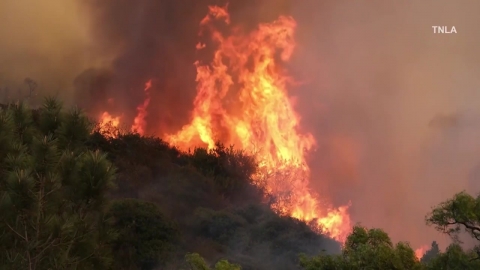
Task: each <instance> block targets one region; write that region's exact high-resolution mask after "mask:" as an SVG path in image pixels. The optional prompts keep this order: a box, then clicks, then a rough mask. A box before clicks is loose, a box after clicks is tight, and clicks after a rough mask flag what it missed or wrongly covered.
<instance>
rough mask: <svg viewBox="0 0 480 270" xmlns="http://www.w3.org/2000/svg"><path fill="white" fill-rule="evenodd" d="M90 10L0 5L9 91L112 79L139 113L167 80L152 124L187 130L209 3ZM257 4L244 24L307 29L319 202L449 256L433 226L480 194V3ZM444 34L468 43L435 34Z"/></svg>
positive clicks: (67, 0)
mask: <svg viewBox="0 0 480 270" xmlns="http://www.w3.org/2000/svg"><path fill="white" fill-rule="evenodd" d="M89 2H92V1H75V0H62V1H59V0H44V1H36V0H2V1H1V2H0V37H1V41H0V88H1V87H4V86H6V85H8V86H11V87H18V86H19V85H20V84H21V83H22V80H23V79H24V78H25V77H32V78H34V79H36V80H37V81H39V83H40V85H41V86H42V87H43V91H44V93H47V92H48V93H58V92H60V93H61V94H62V95H63V96H64V97H69V98H71V97H72V95H71V93H72V91H73V90H72V89H73V84H72V82H73V80H74V79H75V78H76V77H77V76H78V75H79V74H80V73H81V72H82V71H84V70H86V69H88V68H95V67H102V66H110V67H112V69H113V70H114V75H115V76H116V77H115V76H114V77H113V78H111V82H112V83H111V85H110V86H109V87H107V88H110V90H109V91H110V93H115V94H116V95H118V96H122V97H123V98H124V99H125V104H126V105H125V106H127V107H128V106H130V107H129V108H132V109H135V106H136V105H135V104H138V100H139V99H140V98H142V96H141V95H143V94H142V93H141V91H140V92H138V91H137V93H139V96H135V95H134V94H132V92H129V91H131V89H130V87H131V86H132V85H134V86H139V87H141V85H140V84H139V83H143V81H144V80H145V78H144V77H148V76H150V75H149V74H164V75H159V77H160V78H161V81H162V83H163V86H162V88H161V89H157V92H156V93H154V94H153V98H154V99H156V100H157V101H156V103H155V104H157V106H155V108H154V109H155V110H156V113H152V115H158V116H157V118H156V119H154V120H155V121H156V123H160V124H159V125H160V126H161V127H162V128H163V127H166V126H168V127H170V128H171V127H172V126H173V127H175V128H178V125H179V122H178V121H177V117H180V118H183V119H184V120H185V121H186V120H187V119H186V117H187V113H188V110H185V109H184V108H185V107H186V106H189V104H191V102H192V98H193V96H194V94H195V93H194V91H195V90H194V70H193V66H192V63H193V58H192V57H193V56H194V55H195V54H194V45H195V44H194V43H195V39H196V36H195V35H196V31H197V29H196V28H195V27H196V25H198V21H199V19H200V18H201V17H202V16H204V14H205V13H206V4H205V6H204V5H203V2H201V3H200V2H198V3H196V5H197V6H194V5H191V4H188V3H189V2H188V1H180V0H179V1H176V2H175V4H172V3H173V2H172V3H170V2H169V4H168V5H167V4H165V3H166V2H165V3H164V2H159V1H151V0H142V1H125V0H124V1H107V0H105V1H102V2H98V3H100V4H98V3H97V4H95V5H90V4H88V5H86V4H85V3H89ZM204 2H205V3H207V2H208V0H205V1H204ZM211 2H215V1H213V0H212V1H211ZM250 2H255V1H250ZM250 2H248V4H247V2H242V3H243V4H242V5H244V6H243V7H242V9H241V10H238V11H236V14H237V15H236V16H237V18H238V20H240V21H242V20H243V21H244V22H253V21H258V19H263V20H270V19H271V18H274V17H276V16H277V15H278V14H279V13H285V14H291V15H292V16H293V17H294V18H295V19H296V20H297V21H298V36H297V41H298V47H297V51H296V55H295V57H294V61H293V63H292V64H291V66H290V68H291V70H292V72H293V74H295V76H296V78H297V79H298V80H301V81H303V82H305V84H304V85H303V86H301V87H300V88H299V89H297V90H295V92H294V94H296V95H298V96H299V97H300V99H299V106H298V110H299V112H300V114H301V115H302V116H303V122H302V123H303V127H304V128H305V130H307V131H311V132H312V133H313V134H314V135H315V137H316V138H317V140H318V141H319V149H318V151H317V152H315V154H313V155H312V158H311V166H312V169H313V172H314V176H313V186H314V187H315V188H316V190H318V191H320V192H322V194H324V196H326V197H330V199H332V200H333V201H334V203H335V204H336V205H341V204H345V203H347V202H348V201H351V202H352V204H353V206H352V208H351V213H352V218H353V220H354V221H356V222H361V223H362V224H363V225H366V226H373V227H380V228H384V229H385V230H386V231H387V232H388V233H390V234H391V236H392V237H393V240H394V241H399V240H407V241H410V242H411V243H412V245H413V246H414V247H418V246H420V245H423V244H430V242H431V241H432V240H439V242H440V243H441V244H444V245H443V247H444V246H445V244H446V243H447V240H446V239H445V238H442V237H440V236H439V235H438V234H436V233H435V231H434V229H433V228H429V227H426V226H425V222H424V216H425V214H426V213H427V212H428V211H429V209H430V207H431V206H433V205H435V204H437V203H439V202H441V201H442V200H445V199H447V198H449V197H450V196H452V195H453V194H454V193H455V192H458V191H461V190H463V189H467V190H468V191H470V192H471V193H475V194H476V193H477V192H479V190H480V181H479V180H480V179H479V177H480V154H477V153H480V139H479V138H480V136H479V135H480V91H479V86H480V76H479V75H478V74H479V71H480V54H479V53H478V49H477V47H478V44H479V41H480V33H479V32H478V29H477V27H478V25H480V17H478V14H477V13H478V10H480V2H478V1H473V0H472V1H451V0H436V1H430V0H429V1H427V0H424V1H414V0H409V1H378V0H377V1H373V0H369V1H366V0H364V1H341V0H335V1H334V0H328V1H327V0H324V1H317V0H303V1H285V0H284V1H273V0H264V1H262V2H261V3H260V2H258V1H257V4H255V5H250ZM79 3H82V5H79ZM258 3H260V4H258ZM234 4H235V3H234ZM237 6H238V5H237ZM235 8H236V7H235V5H233V4H232V9H235ZM252 14H254V15H252ZM433 25H440V26H448V28H449V29H450V27H452V26H455V27H456V30H457V32H458V33H457V34H443V35H442V34H434V33H433V29H432V26H433ZM188 48H191V49H192V51H189V49H188ZM114 56H115V57H114ZM112 59H114V61H110V60H112ZM105 76H106V75H105ZM87 77H88V76H87ZM106 78H108V76H106ZM106 80H107V81H109V80H108V79H106ZM122 87H124V88H128V89H123V90H122ZM112 89H113V90H115V91H114V92H112V91H113V90H112ZM1 94H2V93H0V95H1ZM132 101H133V103H134V104H133V105H132V104H130V105H129V104H127V103H128V102H132ZM172 102H176V105H175V106H174V107H171V106H170V107H169V106H168V104H172ZM179 102H181V105H179V104H180V103H179Z"/></svg>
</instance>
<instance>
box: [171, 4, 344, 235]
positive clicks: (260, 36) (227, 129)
mask: <svg viewBox="0 0 480 270" xmlns="http://www.w3.org/2000/svg"><path fill="white" fill-rule="evenodd" d="M209 10H210V12H209V14H208V15H207V16H206V17H205V18H204V19H203V20H202V21H201V27H202V31H201V32H200V34H202V35H204V34H210V36H211V38H212V40H213V41H214V42H215V43H216V44H217V46H218V47H216V50H215V52H214V56H213V61H212V62H211V63H210V64H208V65H202V64H201V63H200V62H196V63H195V66H196V68H197V78H196V80H197V96H196V98H195V100H194V109H193V112H192V120H191V123H190V124H188V125H186V126H184V127H183V128H182V129H181V130H180V131H179V132H178V133H177V134H173V135H167V136H166V137H165V139H166V140H167V141H168V142H170V143H172V144H174V145H176V146H178V147H180V148H183V149H188V148H189V147H192V146H202V145H204V146H207V147H209V148H212V147H214V146H215V141H217V140H221V141H222V142H224V143H227V144H233V145H235V146H236V147H239V148H242V149H246V150H250V151H252V152H254V153H255V154H256V156H257V158H258V160H259V165H260V170H259V173H258V175H255V181H256V183H258V184H261V185H263V186H264V187H266V189H267V191H268V192H269V193H270V194H271V195H274V196H275V197H276V198H277V200H276V203H274V205H273V209H274V210H275V211H277V212H278V213H279V214H284V215H289V216H292V217H295V218H297V219H300V220H303V221H306V222H308V223H309V224H311V226H312V227H313V228H314V229H316V230H319V231H321V232H323V233H326V234H328V235H330V236H331V237H333V238H335V239H337V240H339V241H341V242H344V240H345V239H346V236H347V235H348V233H349V232H350V229H351V222H350V217H349V215H348V206H343V207H340V208H338V209H334V208H332V207H331V205H330V204H328V203H325V202H322V203H321V202H320V201H319V199H318V196H317V195H316V194H314V193H313V192H312V191H311V190H310V188H309V179H310V169H309V167H308V166H307V162H306V156H307V153H308V151H309V150H311V149H312V148H313V147H314V146H315V139H314V138H313V136H312V135H311V134H310V133H307V134H302V133H300V131H299V122H300V117H299V115H297V113H296V112H295V110H294V107H293V104H292V103H293V102H292V101H291V100H290V98H289V96H288V94H287V83H288V81H289V78H288V76H286V75H285V72H284V70H283V69H282V68H281V63H282V62H286V61H288V60H289V59H290V57H291V55H292V53H293V51H294V47H295V41H294V30H295V27H296V22H295V20H294V19H293V18H291V17H286V16H281V17H279V18H278V20H276V21H274V22H272V23H269V24H261V25H259V27H258V29H256V30H255V31H253V32H252V33H250V34H243V33H242V32H241V31H240V29H238V28H234V29H233V30H232V34H231V35H229V36H226V35H224V34H222V33H221V32H220V31H218V30H217V29H216V28H215V27H214V24H213V23H212V22H214V21H223V23H225V24H227V25H229V24H230V17H229V14H228V12H227V10H226V8H221V7H217V6H212V7H210V9H209ZM217 23H218V22H217ZM217 25H218V24H217ZM205 48H207V46H206V44H202V43H199V44H198V45H197V49H198V50H204V49H205Z"/></svg>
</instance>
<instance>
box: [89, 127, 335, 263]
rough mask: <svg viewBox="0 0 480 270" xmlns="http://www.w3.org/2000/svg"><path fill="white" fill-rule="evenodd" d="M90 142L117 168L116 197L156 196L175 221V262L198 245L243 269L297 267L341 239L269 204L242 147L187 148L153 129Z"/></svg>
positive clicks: (152, 198)
mask: <svg viewBox="0 0 480 270" xmlns="http://www.w3.org/2000/svg"><path fill="white" fill-rule="evenodd" d="M89 147H90V148H91V149H100V150H101V151H103V152H105V153H108V157H109V159H110V160H111V161H112V162H113V163H114V164H115V165H116V167H117V168H118V177H117V180H116V184H117V189H116V190H115V191H114V192H112V197H113V198H115V199H121V198H135V199H140V200H145V201H149V202H153V203H155V204H156V205H158V206H159V208H160V210H161V211H162V213H163V214H164V215H165V216H166V217H167V218H168V220H170V221H171V222H174V223H176V227H177V228H178V230H179V232H180V237H179V238H178V241H177V242H176V243H175V254H176V256H173V257H170V258H171V259H170V260H168V261H167V263H168V264H170V265H173V266H176V263H177V262H181V261H183V257H184V255H185V253H186V252H198V253H200V254H201V255H202V256H204V257H205V258H207V259H208V260H209V261H212V262H215V261H217V260H219V259H220V258H227V259H228V260H229V261H232V262H236V263H239V264H241V265H242V267H243V268H242V269H295V268H296V267H297V265H298V263H297V260H298V254H300V253H306V254H311V255H313V254H318V253H319V252H321V251H322V250H328V251H330V252H339V251H340V246H339V244H338V243H337V242H335V241H333V240H331V239H329V238H327V237H324V236H322V235H318V234H316V233H314V232H313V231H311V230H310V228H309V227H308V226H307V225H306V224H305V223H302V222H300V221H298V220H295V219H292V218H289V217H279V216H278V215H276V214H275V213H273V212H272V211H271V210H270V208H269V207H268V205H267V204H266V202H265V200H264V198H265V196H264V194H263V192H262V190H261V189H259V188H258V187H256V186H254V185H252V184H251V179H250V176H251V174H252V173H253V172H254V170H255V166H256V165H255V163H254V162H255V161H254V159H253V157H250V156H248V155H246V154H244V153H243V152H242V151H240V150H235V149H233V148H226V147H225V146H223V145H221V144H218V146H217V148H216V149H213V150H211V151H207V150H206V149H193V150H192V151H191V152H189V153H185V152H181V151H179V150H177V149H176V148H174V147H172V146H170V145H168V144H167V143H165V142H163V141H162V140H160V139H158V138H154V137H141V136H139V135H138V134H131V133H127V134H123V135H120V136H118V137H117V138H109V137H106V136H103V135H102V134H100V133H99V132H95V133H94V134H92V136H91V139H90V141H89ZM174 269H176V268H175V267H174Z"/></svg>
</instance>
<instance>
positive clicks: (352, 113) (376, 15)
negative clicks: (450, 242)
mask: <svg viewBox="0 0 480 270" xmlns="http://www.w3.org/2000/svg"><path fill="white" fill-rule="evenodd" d="M479 8H480V3H479V2H475V1H456V2H453V1H401V2H400V1H395V2H394V1H321V3H320V1H313V0H310V1H302V2H300V1H299V2H298V5H296V6H293V7H292V14H293V15H294V17H296V18H297V21H298V22H299V29H298V31H299V37H298V42H299V48H298V50H297V52H298V54H297V61H296V62H295V63H294V65H293V69H294V70H295V71H296V72H298V74H300V77H301V78H304V79H306V80H310V83H309V84H308V85H306V86H304V87H303V89H302V91H300V94H299V95H301V97H302V99H301V100H302V103H301V105H300V106H299V109H300V110H301V111H302V112H301V114H302V115H303V116H304V124H305V126H306V127H309V128H310V129H311V130H313V131H314V133H315V135H316V137H317V138H318V139H319V140H320V141H321V142H322V147H324V149H323V151H318V152H317V153H316V154H315V158H313V161H312V167H314V170H316V171H317V174H318V176H319V177H318V178H316V179H315V180H314V181H315V182H316V184H317V186H322V187H325V184H324V183H325V181H327V182H328V187H329V188H328V192H327V194H330V195H331V196H333V199H334V200H335V201H337V203H346V202H347V201H348V200H351V201H352V203H353V206H352V217H353V219H354V220H355V221H358V222H361V223H362V224H363V225H367V226H375V227H381V228H385V229H386V230H387V232H389V233H390V234H391V236H392V237H393V238H394V240H395V241H399V240H408V241H411V243H412V244H413V245H414V246H418V245H422V243H426V244H430V242H431V241H432V240H434V239H439V236H437V235H436V233H435V232H434V230H433V228H428V227H426V226H425V225H424V224H425V222H424V216H425V214H427V212H428V211H429V210H430V207H431V206H434V205H435V204H437V203H439V202H441V201H442V200H445V199H448V198H449V197H451V196H452V195H453V194H454V193H455V192H459V191H461V190H463V189H467V190H468V191H470V192H471V193H473V194H476V193H478V192H479V191H480V179H479V177H480V173H479V171H480V170H479V169H478V167H479V165H480V151H479V150H480V139H479V138H480V137H479V135H480V88H479V87H480V77H479V76H478V74H479V72H480V61H479V60H480V53H479V52H478V49H477V48H478V44H479V42H480V33H479V32H478V29H477V26H478V25H479V24H480V18H479V17H478V16H477V14H476V10H479ZM433 25H441V26H448V28H449V29H451V27H452V26H455V28H456V30H457V34H443V35H442V34H434V33H433V29H432V26H433ZM319 189H320V188H319ZM440 242H441V243H442V244H444V243H445V241H440ZM443 247H445V245H443Z"/></svg>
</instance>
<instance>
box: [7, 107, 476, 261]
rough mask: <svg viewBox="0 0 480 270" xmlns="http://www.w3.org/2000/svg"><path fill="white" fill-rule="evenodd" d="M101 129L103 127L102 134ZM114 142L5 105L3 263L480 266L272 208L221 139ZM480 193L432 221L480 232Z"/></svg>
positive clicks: (459, 253) (73, 116)
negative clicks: (335, 233) (342, 235)
mask: <svg viewBox="0 0 480 270" xmlns="http://www.w3.org/2000/svg"><path fill="white" fill-rule="evenodd" d="M92 130H93V132H92ZM116 134H117V135H118V136H116V137H109V136H105V135H104V134H102V133H100V132H99V129H98V128H95V124H94V123H93V122H92V121H91V120H89V119H88V118H87V117H86V116H85V115H84V114H83V113H82V112H81V111H79V110H64V109H63V108H62V105H61V104H60V103H59V102H58V101H57V100H55V99H51V98H47V99H46V100H45V102H44V105H43V107H42V108H40V109H34V110H32V109H29V108H27V107H26V106H25V105H24V104H21V103H17V104H9V105H2V106H0V180H1V181H0V208H1V211H2V215H1V217H0V219H1V220H0V243H1V245H0V249H1V250H0V269H128V270H134V269H152V270H153V269H212V267H213V269H231V270H234V269H312V270H314V269H342V270H343V269H345V270H346V269H479V267H480V264H479V263H480V260H479V259H478V258H479V256H478V254H480V253H479V252H478V248H475V249H473V250H464V249H463V248H462V247H461V246H460V243H458V242H455V243H454V244H452V245H451V246H449V247H448V248H447V249H446V251H445V252H441V251H440V249H439V247H438V245H437V243H436V242H434V243H432V248H431V249H430V250H429V251H427V252H426V254H425V256H424V257H423V258H422V259H421V260H418V259H417V258H416V257H415V253H414V251H413V249H412V248H411V247H410V246H409V244H408V243H406V242H400V243H397V244H394V243H392V241H391V240H390V238H389V236H388V234H387V233H385V232H384V231H382V230H380V229H367V228H363V227H359V226H357V227H355V228H354V229H353V232H352V233H351V235H350V236H349V237H348V239H347V242H346V244H345V246H344V247H343V248H342V249H341V248H340V245H339V243H337V242H335V241H333V240H332V239H330V238H328V237H326V236H323V235H321V234H318V233H315V232H313V231H312V230H311V229H310V228H309V226H308V225H307V224H305V223H304V222H300V221H298V220H296V219H293V218H289V217H282V216H279V215H277V214H276V213H274V212H272V210H271V208H270V207H269V205H268V201H266V200H265V198H266V197H267V196H265V194H264V191H263V189H262V188H261V187H259V186H255V185H253V184H252V179H251V177H252V175H253V174H254V173H255V172H256V169H257V165H256V161H255V158H254V157H253V156H249V155H248V154H246V153H244V152H242V151H241V150H237V149H234V148H233V147H225V146H224V145H222V144H220V143H219V144H217V146H216V147H215V148H214V149H211V150H206V149H201V148H197V149H192V150H191V151H189V152H182V151H179V150H178V149H176V148H175V147H173V146H170V145H168V144H167V143H166V142H164V141H162V140H161V139H158V138H155V137H143V136H140V135H138V134H133V133H128V132H127V133H124V132H116ZM479 205H480V197H476V198H475V197H472V196H470V195H468V194H466V193H459V194H457V195H456V196H455V197H453V198H452V199H450V200H448V201H446V202H444V203H442V204H439V205H438V206H436V207H435V208H433V210H432V212H431V213H429V215H428V216H427V220H426V221H427V224H429V225H433V226H435V228H436V229H437V230H439V231H441V232H443V233H446V234H449V235H451V236H452V238H453V239H454V240H455V239H458V237H457V236H458V234H459V233H460V232H461V230H462V229H464V230H466V232H467V233H469V234H470V235H471V237H472V238H475V239H478V233H477V232H478V227H479V226H478V224H479V217H480V213H479V211H478V210H479V209H480V208H479Z"/></svg>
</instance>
